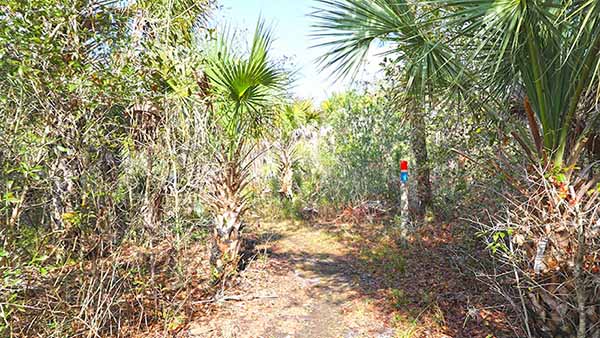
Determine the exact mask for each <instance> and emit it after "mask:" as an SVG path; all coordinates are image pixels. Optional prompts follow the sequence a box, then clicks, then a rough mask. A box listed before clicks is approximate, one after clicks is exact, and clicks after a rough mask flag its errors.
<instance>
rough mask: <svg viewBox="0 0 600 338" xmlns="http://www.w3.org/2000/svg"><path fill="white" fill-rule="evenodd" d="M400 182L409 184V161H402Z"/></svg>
mask: <svg viewBox="0 0 600 338" xmlns="http://www.w3.org/2000/svg"><path fill="white" fill-rule="evenodd" d="M400 181H402V183H406V182H408V161H400Z"/></svg>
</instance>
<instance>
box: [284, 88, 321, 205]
mask: <svg viewBox="0 0 600 338" xmlns="http://www.w3.org/2000/svg"><path fill="white" fill-rule="evenodd" d="M318 120H319V115H318V114H317V112H316V111H315V109H314V107H313V105H312V102H310V101H306V100H298V101H294V102H292V103H287V104H284V105H283V106H281V107H280V111H279V114H278V118H277V120H276V121H277V128H276V129H277V133H276V137H277V140H276V142H275V150H276V156H277V162H278V168H277V169H278V176H279V194H280V196H281V197H282V198H285V199H292V198H293V196H294V189H293V178H294V167H295V166H296V163H297V162H298V159H297V155H296V151H297V146H298V141H299V140H300V138H301V137H302V135H303V132H304V131H305V130H306V129H305V128H306V127H307V126H308V125H309V124H311V123H314V122H317V121H318Z"/></svg>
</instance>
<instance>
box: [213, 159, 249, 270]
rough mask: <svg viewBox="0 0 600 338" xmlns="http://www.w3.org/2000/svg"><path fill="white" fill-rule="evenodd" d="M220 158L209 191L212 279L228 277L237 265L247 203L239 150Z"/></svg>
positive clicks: (245, 177) (246, 180) (244, 178)
mask: <svg viewBox="0 0 600 338" xmlns="http://www.w3.org/2000/svg"><path fill="white" fill-rule="evenodd" d="M219 161H220V163H222V164H223V166H222V168H221V169H220V170H218V171H217V172H216V173H215V176H214V177H213V180H212V187H211V190H212V191H211V192H210V196H211V198H210V205H212V209H213V215H214V224H213V234H212V243H211V249H210V263H211V266H212V268H213V269H214V270H213V271H214V274H213V277H214V279H215V281H216V280H224V279H228V278H229V277H230V276H231V275H232V274H234V273H235V272H236V271H237V268H238V262H239V254H240V250H241V247H242V242H243V237H242V230H243V227H244V222H243V216H244V213H245V212H246V211H247V203H248V201H247V196H246V195H244V189H245V187H246V184H247V183H248V179H249V175H250V174H249V172H248V167H247V166H243V165H242V163H243V156H241V155H240V150H239V149H238V151H236V152H235V155H234V156H233V159H232V160H230V161H223V160H222V159H221V160H219Z"/></svg>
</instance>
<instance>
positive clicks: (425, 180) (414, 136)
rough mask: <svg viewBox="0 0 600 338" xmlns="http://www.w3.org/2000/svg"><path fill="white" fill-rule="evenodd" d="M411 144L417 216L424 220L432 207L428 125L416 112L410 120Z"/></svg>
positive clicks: (422, 115)
mask: <svg viewBox="0 0 600 338" xmlns="http://www.w3.org/2000/svg"><path fill="white" fill-rule="evenodd" d="M410 123H411V126H410V127H411V135H410V143H411V147H412V151H413V155H414V157H415V165H416V181H417V199H418V206H417V208H416V209H417V210H416V213H417V216H418V217H419V219H422V218H423V216H424V215H425V211H426V210H427V209H429V208H431V206H432V193H431V180H430V177H429V176H430V170H429V157H428V155H427V130H426V128H427V124H426V123H425V117H424V114H422V113H421V112H415V113H414V114H413V116H411V119H410Z"/></svg>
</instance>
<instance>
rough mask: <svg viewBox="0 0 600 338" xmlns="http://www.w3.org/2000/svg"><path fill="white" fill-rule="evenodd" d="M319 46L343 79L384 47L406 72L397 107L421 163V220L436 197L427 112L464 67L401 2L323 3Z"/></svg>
mask: <svg viewBox="0 0 600 338" xmlns="http://www.w3.org/2000/svg"><path fill="white" fill-rule="evenodd" d="M317 1H318V2H319V3H320V5H321V7H320V8H319V9H317V11H315V13H314V14H313V16H314V17H315V18H316V20H317V23H316V24H314V27H315V29H316V33H315V36H316V38H317V39H319V40H320V42H319V43H318V44H317V45H316V47H323V48H328V50H327V52H326V53H325V54H324V55H323V56H322V57H321V59H320V62H321V64H322V65H323V66H324V67H332V68H333V73H334V74H335V75H337V76H339V77H344V76H347V75H353V74H356V71H357V70H358V68H359V67H360V66H361V65H362V64H363V63H364V61H365V58H366V56H367V54H368V51H369V49H371V48H373V45H374V44H375V42H376V41H379V42H383V43H384V45H383V46H384V48H385V52H384V54H386V55H388V56H389V57H391V58H392V59H393V60H394V62H395V63H396V64H397V65H398V67H400V68H401V71H402V72H401V73H402V76H401V79H400V80H401V87H403V88H404V91H405V94H406V95H403V97H405V98H406V100H399V101H398V102H397V106H398V107H399V108H403V109H404V110H405V113H406V116H407V119H408V122H409V123H410V126H411V131H412V135H411V146H412V150H413V154H414V158H415V162H416V172H417V175H416V176H417V196H418V199H419V202H420V203H419V205H420V207H419V208H418V210H417V214H418V216H422V215H423V214H424V211H425V209H426V208H428V207H431V204H432V192H431V181H430V177H429V176H430V175H429V172H430V169H429V159H428V154H427V121H426V114H427V113H426V110H427V109H429V108H431V107H432V106H433V105H435V101H434V100H433V98H434V94H435V91H436V90H437V89H439V88H440V87H441V86H442V84H446V83H451V82H452V81H453V80H452V79H453V77H454V76H455V75H456V71H457V70H458V66H457V64H456V62H455V58H454V56H453V53H452V52H451V51H450V50H449V49H448V48H447V47H446V45H445V44H442V43H440V42H441V41H442V39H441V37H440V36H439V35H437V34H435V31H432V30H431V29H430V28H431V27H427V26H424V22H426V20H427V17H426V16H425V17H424V16H419V15H418V14H417V7H416V6H415V5H411V4H409V3H408V2H406V1H397V0H373V1H364V0H317Z"/></svg>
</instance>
